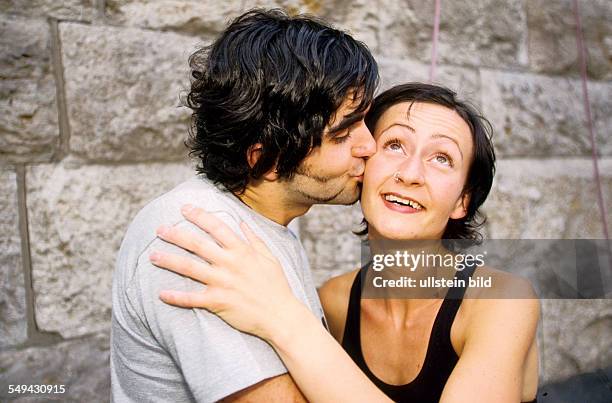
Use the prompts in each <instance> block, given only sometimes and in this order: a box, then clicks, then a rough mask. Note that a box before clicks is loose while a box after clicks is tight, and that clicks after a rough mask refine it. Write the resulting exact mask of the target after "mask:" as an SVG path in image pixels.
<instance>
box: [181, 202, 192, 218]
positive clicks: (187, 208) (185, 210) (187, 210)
mask: <svg viewBox="0 0 612 403" xmlns="http://www.w3.org/2000/svg"><path fill="white" fill-rule="evenodd" d="M194 208H195V207H194V206H193V205H191V204H185V205H184V206H183V207H181V212H182V213H183V214H185V215H187V214H189V213H191V212H192V211H193V209H194Z"/></svg>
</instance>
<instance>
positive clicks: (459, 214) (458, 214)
mask: <svg viewBox="0 0 612 403" xmlns="http://www.w3.org/2000/svg"><path fill="white" fill-rule="evenodd" d="M469 205H470V195H469V194H468V193H464V194H463V195H461V197H460V198H459V199H457V203H455V208H454V210H453V211H452V212H451V214H450V218H452V219H453V220H460V219H462V218H463V217H465V216H466V215H467V211H468V206H469Z"/></svg>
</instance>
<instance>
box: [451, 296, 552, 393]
mask: <svg viewBox="0 0 612 403" xmlns="http://www.w3.org/2000/svg"><path fill="white" fill-rule="evenodd" d="M527 286H528V287H530V286H529V285H527ZM475 302H476V304H475V306H476V305H477V306H478V308H475V309H474V312H473V313H472V314H471V315H470V320H469V323H468V327H467V330H466V336H465V337H466V339H465V345H464V348H463V351H462V352H461V356H460V357H459V361H458V362H457V365H456V366H455V369H454V370H453V372H452V374H451V376H450V377H449V379H448V381H447V383H446V385H445V387H444V391H443V392H442V397H441V399H440V402H441V403H463V402H471V403H472V402H500V403H504V402H508V403H517V402H520V401H521V398H522V392H523V369H524V368H525V361H526V359H527V356H528V353H529V351H530V348H531V347H532V345H533V343H534V340H535V334H536V330H537V324H538V320H539V315H540V304H539V301H538V300H537V299H536V297H535V294H534V295H533V298H532V299H498V300H479V301H475ZM475 391H477V393H475Z"/></svg>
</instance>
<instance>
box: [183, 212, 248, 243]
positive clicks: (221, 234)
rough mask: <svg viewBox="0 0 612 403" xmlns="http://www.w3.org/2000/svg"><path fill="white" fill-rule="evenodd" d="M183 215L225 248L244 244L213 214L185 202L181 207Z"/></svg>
mask: <svg viewBox="0 0 612 403" xmlns="http://www.w3.org/2000/svg"><path fill="white" fill-rule="evenodd" d="M181 212H182V213H183V216H185V218H186V219H187V220H189V221H191V222H192V223H194V224H195V225H197V226H198V227H200V228H201V229H203V230H204V231H206V232H207V233H209V234H210V236H212V237H213V239H215V241H217V242H219V244H221V245H222V246H223V247H225V248H236V247H239V246H241V245H244V241H243V240H242V239H240V237H239V236H238V235H236V233H235V232H234V231H232V229H231V228H230V227H229V226H228V225H227V224H225V223H224V222H223V221H222V220H220V219H219V218H217V217H215V215H214V214H211V213H207V212H206V211H204V210H203V209H201V208H199V207H194V206H192V205H190V204H187V205H185V206H183V208H181Z"/></svg>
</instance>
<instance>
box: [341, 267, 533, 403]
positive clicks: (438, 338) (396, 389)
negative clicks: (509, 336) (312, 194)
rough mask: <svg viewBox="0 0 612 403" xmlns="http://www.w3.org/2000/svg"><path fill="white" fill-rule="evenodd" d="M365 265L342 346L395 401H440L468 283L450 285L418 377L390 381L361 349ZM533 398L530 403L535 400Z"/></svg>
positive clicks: (461, 274) (468, 272) (462, 275)
mask: <svg viewBox="0 0 612 403" xmlns="http://www.w3.org/2000/svg"><path fill="white" fill-rule="evenodd" d="M366 267H367V265H366V266H364V267H363V268H362V269H361V270H360V272H359V273H358V274H357V276H356V277H355V280H354V282H353V286H352V287H351V294H350V297H349V305H348V311H347V314H346V324H345V327H344V336H343V338H342V347H343V348H344V350H346V352H347V353H348V354H349V355H350V356H351V358H352V359H353V361H355V363H356V364H357V365H358V366H359V368H361V370H362V371H363V372H364V373H365V374H366V375H367V377H368V378H370V380H371V381H372V382H373V383H374V384H375V385H376V386H377V387H378V388H379V389H380V390H381V391H383V392H384V393H385V394H386V395H387V396H389V398H390V399H392V400H393V401H395V402H419V403H438V402H439V400H440V396H441V395H442V390H443V389H444V385H446V381H447V380H448V378H449V376H450V374H451V372H452V371H453V369H454V368H455V365H456V364H457V361H458V360H459V357H458V356H457V353H456V352H455V350H454V349H453V346H452V344H451V338H450V333H451V327H452V325H453V321H454V320H455V316H456V314H457V311H458V310H459V306H460V305H461V301H462V300H463V296H464V294H465V287H455V288H450V289H449V291H448V292H447V294H446V297H445V298H444V301H443V302H442V305H441V306H440V309H439V311H438V314H437V315H436V319H435V321H434V324H433V327H432V329H431V335H430V337H429V344H428V346H427V352H426V354H425V360H424V362H423V366H422V367H421V370H420V372H419V373H418V375H417V376H416V378H415V379H414V380H413V381H412V382H410V383H407V384H405V385H390V384H388V383H386V382H383V381H382V380H380V379H378V378H377V377H376V375H374V374H373V373H372V371H370V368H368V365H367V364H366V362H365V358H364V357H363V351H362V350H361V333H360V330H359V329H360V322H361V318H360V312H361V304H360V302H361V290H362V286H361V281H362V280H361V277H362V275H364V274H365V270H366ZM474 270H475V266H471V267H467V268H465V269H464V270H462V271H458V272H457V273H456V274H455V277H456V278H459V279H465V282H466V284H467V283H468V279H469V278H470V277H471V276H472V274H473V273H474ZM535 402H536V401H535V400H534V401H533V402H530V403H535Z"/></svg>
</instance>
